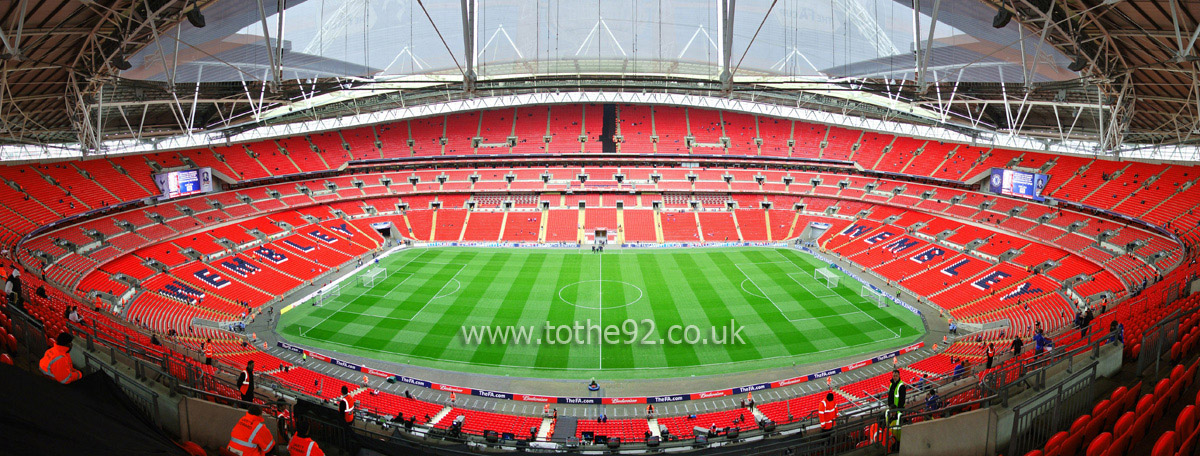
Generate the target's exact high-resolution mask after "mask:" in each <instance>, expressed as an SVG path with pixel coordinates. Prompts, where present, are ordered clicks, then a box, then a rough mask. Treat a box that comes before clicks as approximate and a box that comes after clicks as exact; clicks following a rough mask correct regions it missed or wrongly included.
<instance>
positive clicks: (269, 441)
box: [225, 413, 275, 456]
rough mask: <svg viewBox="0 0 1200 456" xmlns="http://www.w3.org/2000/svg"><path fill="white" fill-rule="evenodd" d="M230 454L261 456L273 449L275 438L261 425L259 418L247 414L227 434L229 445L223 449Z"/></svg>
mask: <svg viewBox="0 0 1200 456" xmlns="http://www.w3.org/2000/svg"><path fill="white" fill-rule="evenodd" d="M225 448H226V449H228V450H229V452H230V453H233V454H238V455H242V456H263V455H265V454H267V453H270V452H271V449H272V448H275V438H274V437H271V431H270V430H269V429H267V426H266V425H265V424H263V418H262V417H261V416H254V415H251V414H249V413H247V414H246V415H244V416H242V419H240V420H238V422H237V424H235V425H234V426H233V431H230V433H229V445H227V446H226V447H225Z"/></svg>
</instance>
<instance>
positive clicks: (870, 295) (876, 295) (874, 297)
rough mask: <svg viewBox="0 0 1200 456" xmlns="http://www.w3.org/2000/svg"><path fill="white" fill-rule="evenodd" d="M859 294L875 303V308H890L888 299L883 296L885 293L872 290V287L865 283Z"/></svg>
mask: <svg viewBox="0 0 1200 456" xmlns="http://www.w3.org/2000/svg"><path fill="white" fill-rule="evenodd" d="M859 294H861V295H862V297H863V298H866V300H868V301H871V302H873V303H875V306H877V307H887V306H888V304H887V297H885V296H884V295H883V292H882V291H879V290H876V289H874V288H871V286H870V285H867V284H865V283H864V284H863V286H862V291H860V292H859Z"/></svg>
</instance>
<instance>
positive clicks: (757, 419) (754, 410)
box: [750, 407, 767, 423]
mask: <svg viewBox="0 0 1200 456" xmlns="http://www.w3.org/2000/svg"><path fill="white" fill-rule="evenodd" d="M750 413H753V414H754V422H755V423H761V422H763V421H764V420H766V419H767V415H764V414H763V412H760V411H758V407H754V408H752V409H750Z"/></svg>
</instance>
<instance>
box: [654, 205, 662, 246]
mask: <svg viewBox="0 0 1200 456" xmlns="http://www.w3.org/2000/svg"><path fill="white" fill-rule="evenodd" d="M654 236H655V238H656V239H657V240H658V243H659V244H661V243H662V242H663V229H662V218H660V217H659V213H658V211H654Z"/></svg>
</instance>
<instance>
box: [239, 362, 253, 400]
mask: <svg viewBox="0 0 1200 456" xmlns="http://www.w3.org/2000/svg"><path fill="white" fill-rule="evenodd" d="M237 386H238V392H240V393H242V400H243V401H246V402H254V360H250V361H246V370H244V371H242V373H240V374H238V378H237Z"/></svg>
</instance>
